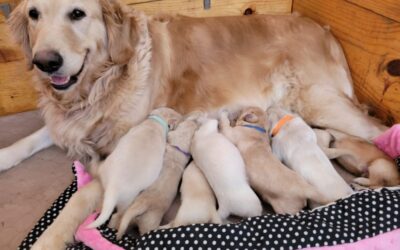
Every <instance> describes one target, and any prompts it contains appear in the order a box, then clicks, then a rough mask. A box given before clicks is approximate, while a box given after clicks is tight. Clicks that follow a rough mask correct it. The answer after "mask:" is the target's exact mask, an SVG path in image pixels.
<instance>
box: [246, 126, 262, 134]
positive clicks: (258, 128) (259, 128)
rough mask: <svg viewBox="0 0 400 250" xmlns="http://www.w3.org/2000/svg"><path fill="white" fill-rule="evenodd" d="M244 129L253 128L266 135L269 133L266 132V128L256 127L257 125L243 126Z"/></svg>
mask: <svg viewBox="0 0 400 250" xmlns="http://www.w3.org/2000/svg"><path fill="white" fill-rule="evenodd" d="M242 127H246V128H252V129H255V130H257V131H258V132H260V133H264V134H266V133H267V131H266V130H265V128H262V127H259V126H255V125H250V124H246V125H242Z"/></svg>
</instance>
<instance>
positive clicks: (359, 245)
mask: <svg viewBox="0 0 400 250" xmlns="http://www.w3.org/2000/svg"><path fill="white" fill-rule="evenodd" d="M399 249H400V229H397V230H394V231H391V232H388V233H384V234H380V235H377V236H375V237H371V238H368V239H364V240H360V241H357V242H354V243H348V244H342V245H337V246H326V247H311V248H303V250H399Z"/></svg>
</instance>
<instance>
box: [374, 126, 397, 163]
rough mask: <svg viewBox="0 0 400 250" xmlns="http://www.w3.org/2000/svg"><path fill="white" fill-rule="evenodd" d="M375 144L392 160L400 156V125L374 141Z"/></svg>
mask: <svg viewBox="0 0 400 250" xmlns="http://www.w3.org/2000/svg"><path fill="white" fill-rule="evenodd" d="M373 142H374V144H375V145H376V146H377V147H378V148H379V149H380V150H382V151H383V152H385V153H386V154H387V155H389V156H390V157H392V158H396V157H399V156H400V124H395V125H393V126H392V127H391V128H390V129H388V130H387V131H385V132H384V133H383V134H382V135H380V136H378V137H376V138H375V139H374V140H373Z"/></svg>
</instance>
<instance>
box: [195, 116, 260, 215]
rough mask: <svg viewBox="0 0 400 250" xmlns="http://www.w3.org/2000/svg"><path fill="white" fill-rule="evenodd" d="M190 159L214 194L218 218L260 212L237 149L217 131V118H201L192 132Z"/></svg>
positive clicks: (258, 213) (256, 198) (258, 202)
mask: <svg viewBox="0 0 400 250" xmlns="http://www.w3.org/2000/svg"><path fill="white" fill-rule="evenodd" d="M191 151H192V155H193V160H194V162H195V163H196V165H197V166H198V167H199V168H200V169H201V171H202V172H203V173H204V175H205V176H206V178H207V180H208V183H210V186H211V187H212V189H213V191H214V193H215V196H216V197H217V201H218V205H219V209H218V213H219V215H220V217H221V219H226V218H227V217H228V216H229V215H230V214H234V215H237V216H241V217H251V216H258V215H261V212H262V207H261V202H260V200H259V199H258V197H257V195H256V194H255V193H254V191H253V190H252V189H251V188H250V186H249V184H248V182H247V179H246V172H245V165H244V162H243V159H242V156H241V155H240V152H239V150H238V149H237V148H236V147H235V146H234V145H233V144H232V143H231V142H230V141H229V140H228V139H227V138H226V137H225V136H223V135H222V134H220V133H219V132H218V121H217V120H215V119H208V118H204V120H203V121H202V125H201V126H200V128H199V130H197V132H196V133H195V134H194V137H193V142H192V146H191Z"/></svg>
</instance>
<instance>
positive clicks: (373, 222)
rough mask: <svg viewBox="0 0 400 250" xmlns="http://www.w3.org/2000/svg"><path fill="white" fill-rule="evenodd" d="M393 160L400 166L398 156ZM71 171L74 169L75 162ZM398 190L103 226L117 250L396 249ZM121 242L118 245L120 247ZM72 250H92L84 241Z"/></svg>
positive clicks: (40, 228) (61, 201)
mask: <svg viewBox="0 0 400 250" xmlns="http://www.w3.org/2000/svg"><path fill="white" fill-rule="evenodd" d="M396 161H397V164H398V166H399V167H400V159H399V158H398V159H397V160H396ZM73 171H74V173H75V169H74V167H73ZM76 190H77V179H76V177H75V180H74V181H73V183H72V184H71V185H70V186H69V187H68V188H67V189H66V190H65V191H64V192H63V193H62V194H61V195H60V197H59V198H58V199H57V200H56V201H55V202H54V203H53V205H52V206H51V207H50V208H49V209H48V210H47V212H46V213H45V214H44V216H43V217H42V218H41V219H40V220H39V222H38V223H37V224H36V226H35V227H34V228H33V230H32V231H31V232H30V233H29V234H28V236H27V237H26V238H25V239H24V241H23V242H22V243H21V245H20V246H19V249H21V250H27V249H30V247H31V246H32V245H33V243H35V241H36V239H37V238H38V237H39V236H40V235H41V234H42V233H43V232H44V231H45V230H46V228H47V227H48V226H49V225H51V223H52V222H53V221H54V219H55V218H56V217H57V216H58V214H59V212H60V211H61V210H62V209H63V207H64V206H65V204H66V203H67V202H68V199H69V198H70V197H71V196H72V195H73V193H74V192H76ZM399 213H400V189H397V188H392V189H386V188H383V189H380V190H375V191H373V190H365V191H361V192H358V193H356V194H354V195H352V196H350V197H348V198H345V199H342V200H338V201H337V202H335V203H334V204H331V205H328V206H325V207H321V208H318V209H315V210H312V211H302V212H300V213H299V214H297V215H295V216H292V215H274V214H271V215H265V216H260V217H254V218H248V219H244V220H243V221H241V222H240V223H237V224H227V225H213V224H198V225H191V226H185V227H179V228H175V229H165V230H158V231H153V232H150V233H148V234H146V235H144V236H142V237H140V238H133V237H131V236H129V235H125V236H124V237H123V238H122V239H121V240H119V241H117V240H116V235H115V230H113V229H110V228H107V226H101V227H100V228H99V232H100V233H101V234H102V236H103V237H104V238H105V239H107V240H108V241H110V242H111V243H113V244H115V245H117V248H120V249H151V250H153V249H304V248H306V249H307V248H313V249H334V250H336V249H340V250H344V249H363V250H368V249H371V250H372V249H385V250H388V249H400V215H399ZM118 246H119V247H118ZM66 249H70V250H84V249H85V250H86V249H90V248H89V247H87V246H85V245H84V244H83V243H79V242H77V243H74V244H71V245H69V246H66Z"/></svg>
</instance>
